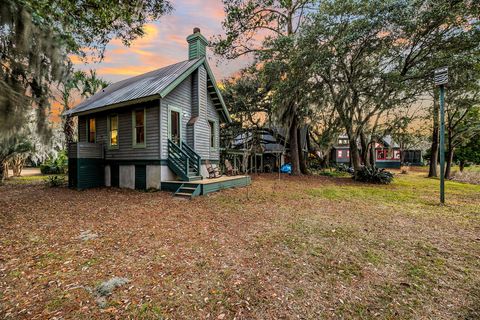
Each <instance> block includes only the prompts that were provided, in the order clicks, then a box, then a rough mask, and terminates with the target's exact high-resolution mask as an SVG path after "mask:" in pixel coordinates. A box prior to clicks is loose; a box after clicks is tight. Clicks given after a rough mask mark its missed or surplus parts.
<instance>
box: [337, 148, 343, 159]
mask: <svg viewBox="0 0 480 320" xmlns="http://www.w3.org/2000/svg"><path fill="white" fill-rule="evenodd" d="M342 156H343V152H342V150H338V151H337V158H342Z"/></svg>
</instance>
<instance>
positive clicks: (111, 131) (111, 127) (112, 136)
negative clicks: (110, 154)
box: [108, 114, 118, 148]
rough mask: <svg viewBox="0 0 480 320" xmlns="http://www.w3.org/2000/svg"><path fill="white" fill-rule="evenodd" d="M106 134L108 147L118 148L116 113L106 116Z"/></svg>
mask: <svg viewBox="0 0 480 320" xmlns="http://www.w3.org/2000/svg"><path fill="white" fill-rule="evenodd" d="M108 136H109V146H110V148H118V115H117V114H115V115H111V116H110V117H109V118H108Z"/></svg>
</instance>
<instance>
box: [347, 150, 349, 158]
mask: <svg viewBox="0 0 480 320" xmlns="http://www.w3.org/2000/svg"><path fill="white" fill-rule="evenodd" d="M347 158H350V150H347Z"/></svg>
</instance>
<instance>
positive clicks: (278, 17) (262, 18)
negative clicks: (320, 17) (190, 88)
mask: <svg viewBox="0 0 480 320" xmlns="http://www.w3.org/2000/svg"><path fill="white" fill-rule="evenodd" d="M317 2H318V1H316V0H287V1H280V0H266V1H265V0H224V1H223V4H224V8H225V12H226V18H225V20H224V21H223V23H222V24H223V28H224V30H225V35H224V36H217V37H214V39H213V40H212V43H213V45H214V51H215V53H216V54H219V55H221V56H223V57H225V58H227V59H236V58H238V57H240V56H243V55H247V54H259V53H261V52H263V51H264V49H265V47H266V44H265V40H266V41H270V40H275V39H281V38H283V37H287V38H292V37H293V35H295V34H296V33H297V32H298V31H299V30H300V29H301V26H302V24H303V23H304V20H305V17H306V15H307V13H308V12H309V11H311V10H313V9H314V8H315V7H316V5H317ZM272 49H273V47H272V46H270V48H269V50H270V51H271V50H272ZM264 60H265V59H264ZM264 62H265V61H264ZM272 94H273V93H272ZM273 95H274V94H273ZM277 100H282V99H281V98H278V99H277ZM277 107H278V108H280V107H284V109H283V110H280V109H279V110H278V114H280V119H282V120H283V121H285V122H283V123H282V124H283V125H285V126H287V127H288V128H289V130H288V131H289V145H290V154H291V157H292V167H293V168H292V173H293V174H300V173H301V172H300V164H301V162H303V161H301V157H302V150H301V149H300V148H299V147H298V140H299V124H300V119H298V114H297V113H296V110H297V108H296V107H292V105H291V104H288V103H287V104H286V105H285V106H283V105H278V106H277ZM292 112H293V113H292ZM282 114H283V116H282ZM287 114H288V116H286V115H287ZM302 167H305V165H304V163H303V166H302Z"/></svg>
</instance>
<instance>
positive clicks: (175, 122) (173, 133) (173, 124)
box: [169, 110, 181, 145]
mask: <svg viewBox="0 0 480 320" xmlns="http://www.w3.org/2000/svg"><path fill="white" fill-rule="evenodd" d="M169 120H170V121H169V124H170V128H169V138H170V140H172V141H173V142H174V143H175V144H177V145H178V144H180V139H181V137H180V135H181V133H180V130H181V129H180V112H178V111H175V110H170V119H169Z"/></svg>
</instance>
